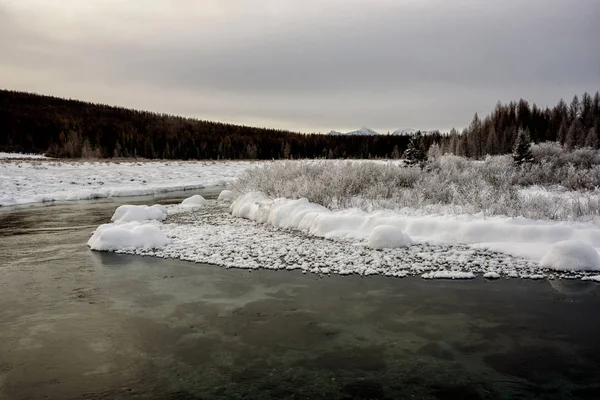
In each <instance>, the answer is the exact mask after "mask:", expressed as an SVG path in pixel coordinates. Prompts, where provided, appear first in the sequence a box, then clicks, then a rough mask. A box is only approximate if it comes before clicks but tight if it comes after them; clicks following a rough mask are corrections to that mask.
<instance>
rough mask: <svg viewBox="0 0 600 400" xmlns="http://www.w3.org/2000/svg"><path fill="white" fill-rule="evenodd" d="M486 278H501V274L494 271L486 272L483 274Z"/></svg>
mask: <svg viewBox="0 0 600 400" xmlns="http://www.w3.org/2000/svg"><path fill="white" fill-rule="evenodd" d="M483 277H484V278H485V279H500V274H499V273H497V272H494V271H490V272H486V273H485V274H483Z"/></svg>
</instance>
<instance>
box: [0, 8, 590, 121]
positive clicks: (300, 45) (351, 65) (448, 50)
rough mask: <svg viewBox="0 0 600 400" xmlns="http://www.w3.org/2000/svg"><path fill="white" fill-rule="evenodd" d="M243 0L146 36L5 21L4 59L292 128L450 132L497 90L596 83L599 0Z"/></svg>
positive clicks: (505, 93) (514, 94) (0, 58)
mask: <svg viewBox="0 0 600 400" xmlns="http://www.w3.org/2000/svg"><path fill="white" fill-rule="evenodd" d="M267 3H269V2H267ZM523 3H525V4H523ZM180 4H183V5H185V2H180ZM240 4H241V5H243V7H246V8H242V11H245V13H244V12H240V11H239V10H238V11H237V12H235V13H233V14H232V16H231V20H230V21H229V23H227V18H225V19H223V20H220V21H218V22H219V23H215V22H211V21H202V20H201V18H200V17H201V14H199V15H198V18H199V20H198V21H194V18H185V19H182V23H181V25H182V26H179V27H177V29H175V28H172V30H165V31H162V30H160V29H165V28H164V26H165V25H160V26H159V27H157V29H158V31H157V32H154V33H153V34H152V37H151V38H149V40H140V38H139V37H136V36H135V35H133V36H127V37H123V36H120V35H114V36H113V35H111V32H110V31H106V32H102V34H101V35H95V36H94V35H85V34H84V35H78V34H74V35H73V36H72V37H68V38H67V39H65V38H64V37H62V38H58V39H57V38H54V39H52V38H49V37H46V36H45V35H43V32H42V33H40V32H38V33H37V34H34V33H32V32H30V31H28V30H27V29H26V27H23V26H20V27H18V28H19V29H20V30H17V28H15V27H12V28H9V29H12V32H13V35H14V39H15V40H14V41H12V44H10V43H8V44H7V43H4V44H2V43H1V42H0V50H3V52H2V53H0V63H3V64H12V65H27V66H29V67H32V66H35V65H40V63H43V64H44V66H45V67H46V68H52V69H53V70H55V71H58V72H59V73H62V74H63V75H64V77H65V79H69V78H70V79H73V78H76V79H80V80H82V81H98V82H102V83H105V84H111V85H115V90H118V85H123V84H126V83H135V84H136V85H145V86H148V87H152V88H154V89H155V90H156V91H157V92H159V93H160V91H164V93H165V101H168V96H169V93H181V92H185V93H187V94H188V95H189V97H190V98H194V97H196V98H199V99H201V100H200V101H199V102H198V103H196V105H195V106H194V105H191V106H188V107H186V106H181V107H182V108H181V112H183V113H186V114H194V113H202V112H206V111H207V110H208V111H209V112H210V114H211V115H215V116H216V117H217V118H218V117H219V116H220V115H222V116H224V117H227V116H232V115H237V116H244V115H248V116H249V117H252V116H255V117H258V118H260V119H263V120H265V121H268V120H274V121H275V120H276V121H279V122H281V123H283V124H285V121H289V124H290V126H289V127H290V128H291V129H300V130H328V129H333V128H336V129H338V128H339V129H342V128H354V127H356V126H357V125H371V126H373V127H374V128H379V129H382V128H383V129H384V130H386V129H390V130H391V129H393V128H395V127H398V126H414V127H417V128H420V127H422V128H443V129H447V128H449V127H451V126H454V125H456V126H464V125H466V124H468V122H469V119H470V117H471V116H472V115H473V113H474V112H475V111H479V112H482V113H486V112H488V111H489V110H491V108H492V107H493V105H494V103H495V101H496V100H511V99H516V98H518V97H529V98H530V100H532V101H536V102H538V103H540V104H542V105H545V104H553V103H555V102H556V101H557V100H558V97H560V96H572V95H573V94H576V93H578V91H580V90H581V89H582V88H583V90H588V91H595V90H597V89H598V87H600V51H599V50H598V49H597V44H596V43H595V42H596V37H598V36H600V28H599V27H598V25H597V24H596V21H597V17H598V16H599V15H600V7H599V6H598V2H595V1H586V0H578V1H559V0H547V1H541V0H532V1H528V2H521V1H517V0H510V1H502V2H500V1H485V2H483V1H459V2H445V1H444V2H442V1H436V0H428V1H423V2H410V1H409V2H393V1H375V2H373V3H371V2H369V3H367V2H362V3H360V2H357V1H350V2H347V3H344V2H335V1H333V2H331V3H330V4H329V3H328V4H329V8H327V9H326V10H325V12H323V13H319V9H320V8H319V6H318V5H319V4H320V3H319V2H311V1H308V2H303V3H301V2H294V4H296V7H297V9H298V12H297V13H294V12H293V11H294V10H293V7H292V6H290V7H291V10H289V9H288V10H286V12H285V13H283V14H281V13H278V12H267V11H265V10H264V9H259V10H254V11H252V8H251V7H252V5H251V3H248V2H241V3H240ZM265 4H266V3H265ZM270 4H274V3H270ZM287 4H290V3H287ZM302 4H304V6H303V5H302ZM344 4H346V6H344ZM370 5H372V6H370ZM140 7H143V5H142V3H141V2H140ZM196 12H197V10H196ZM4 14H6V12H5V13H4ZM4 14H3V13H2V9H0V19H1V18H3V15H4ZM115 18H117V17H115ZM122 22H123V23H126V22H127V18H125V17H124V18H123V21H122ZM175 22H176V21H175ZM195 24H196V25H195ZM167 25H168V24H167ZM169 26H170V25H169ZM75 33H77V32H75ZM36 35H37V36H36ZM40 43H43V45H40ZM215 95H218V96H216V97H215ZM74 96H78V97H84V98H85V97H86V95H85V94H84V93H82V94H81V95H78V94H74ZM211 97H212V98H213V99H216V98H219V99H222V101H212V102H211ZM91 100H93V99H91ZM143 104H144V103H143V99H140V107H143ZM174 112H177V110H175V111H174ZM199 116H202V115H199ZM242 118H243V117H242Z"/></svg>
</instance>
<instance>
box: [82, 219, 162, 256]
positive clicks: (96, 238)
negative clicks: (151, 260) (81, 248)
mask: <svg viewBox="0 0 600 400" xmlns="http://www.w3.org/2000/svg"><path fill="white" fill-rule="evenodd" d="M168 243H169V240H168V239H167V237H166V236H165V234H164V233H163V232H162V231H161V230H160V229H159V228H158V227H156V226H154V225H152V224H141V225H140V224H137V223H129V224H123V225H114V224H104V225H100V226H99V227H98V228H97V229H96V231H95V232H94V234H93V235H92V237H91V238H90V239H89V240H88V243H87V245H88V246H89V247H90V248H91V249H92V250H98V251H118V250H124V249H137V248H142V249H153V248H158V247H163V246H165V245H167V244H168Z"/></svg>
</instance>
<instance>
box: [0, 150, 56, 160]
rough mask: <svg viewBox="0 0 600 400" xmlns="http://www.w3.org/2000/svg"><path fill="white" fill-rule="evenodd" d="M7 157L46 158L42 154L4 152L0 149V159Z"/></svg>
mask: <svg viewBox="0 0 600 400" xmlns="http://www.w3.org/2000/svg"><path fill="white" fill-rule="evenodd" d="M9 158H23V159H25V158H31V159H46V158H48V157H46V156H45V155H43V154H31V153H4V152H1V151H0V159H9Z"/></svg>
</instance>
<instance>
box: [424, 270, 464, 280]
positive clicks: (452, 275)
mask: <svg viewBox="0 0 600 400" xmlns="http://www.w3.org/2000/svg"><path fill="white" fill-rule="evenodd" d="M421 278H423V279H473V278H475V274H473V273H472V272H463V271H448V270H441V271H434V272H427V273H425V274H423V275H421Z"/></svg>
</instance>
